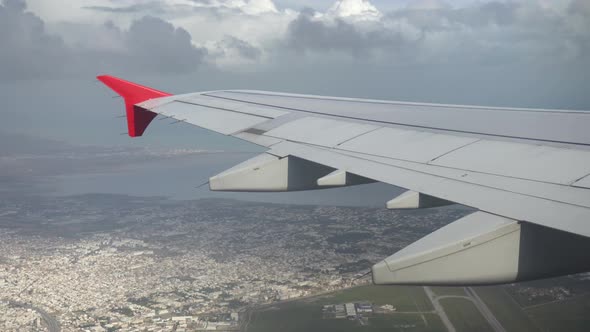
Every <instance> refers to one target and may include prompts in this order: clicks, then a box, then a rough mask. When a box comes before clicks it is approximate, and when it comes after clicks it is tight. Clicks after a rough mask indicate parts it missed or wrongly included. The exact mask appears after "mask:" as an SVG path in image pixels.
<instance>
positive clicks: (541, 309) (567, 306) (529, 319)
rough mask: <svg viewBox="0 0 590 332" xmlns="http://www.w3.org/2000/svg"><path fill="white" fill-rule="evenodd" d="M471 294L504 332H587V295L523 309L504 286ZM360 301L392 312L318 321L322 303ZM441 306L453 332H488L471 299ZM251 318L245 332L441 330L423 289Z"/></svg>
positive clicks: (348, 293)
mask: <svg viewBox="0 0 590 332" xmlns="http://www.w3.org/2000/svg"><path fill="white" fill-rule="evenodd" d="M432 289H433V291H434V292H435V294H437V295H438V296H467V294H466V293H465V292H464V290H463V288H462V287H432ZM474 290H475V292H476V293H477V294H478V295H479V297H480V298H481V300H482V301H483V302H484V303H485V304H486V305H487V306H488V307H489V309H490V310H491V311H492V312H493V313H494V315H495V317H496V318H497V319H498V320H499V321H500V323H501V324H502V326H503V327H504V328H505V329H506V331H508V332H515V331H519V332H520V331H524V332H534V331H568V332H569V331H574V332H576V331H580V332H582V331H584V332H586V331H590V294H587V295H583V296H579V297H575V298H571V299H569V300H564V301H559V302H552V303H547V304H542V305H537V306H532V307H528V308H526V309H524V310H523V309H522V308H521V307H520V305H519V304H518V303H517V302H516V301H515V300H514V299H513V298H512V297H511V296H510V295H509V294H508V293H507V292H506V290H505V288H503V287H497V286H490V287H475V288H474ZM365 301H367V302H371V303H373V304H374V305H375V306H377V307H378V306H380V305H383V304H391V305H393V306H394V307H395V308H396V311H395V312H391V313H377V314H373V315H372V316H370V318H369V324H368V325H365V326H361V325H360V324H359V322H357V321H349V320H346V319H324V318H323V317H322V306H323V305H324V304H341V303H347V302H365ZM440 304H441V305H442V306H443V308H444V310H445V312H446V313H447V315H448V317H449V319H450V320H451V322H452V323H453V325H454V326H455V328H456V329H457V331H458V332H461V331H482V332H486V331H492V328H491V326H490V325H489V323H488V322H487V321H486V320H485V318H484V317H483V316H482V315H481V313H480V312H479V310H478V309H477V308H476V306H475V305H474V304H473V303H472V302H471V301H470V300H468V299H465V298H452V297H451V298H442V299H440ZM250 317H251V319H250V320H249V323H248V324H247V329H246V331H248V332H301V331H309V332H314V331H318V332H332V331H333V332H336V331H338V332H354V331H362V332H373V331H416V332H419V331H426V332H435V331H446V329H445V327H444V325H443V324H442V321H441V320H440V318H439V316H438V314H437V313H435V312H434V309H433V307H432V304H431V303H430V300H429V299H428V297H427V296H426V294H425V292H424V289H423V288H422V287H404V286H362V287H355V288H351V289H347V290H343V291H338V292H334V293H330V294H325V295H321V296H318V297H312V298H306V299H300V300H295V301H291V302H286V303H281V304H277V305H275V306H273V307H268V306H267V307H264V308H261V309H258V310H257V311H254V312H252V314H251V316H250Z"/></svg>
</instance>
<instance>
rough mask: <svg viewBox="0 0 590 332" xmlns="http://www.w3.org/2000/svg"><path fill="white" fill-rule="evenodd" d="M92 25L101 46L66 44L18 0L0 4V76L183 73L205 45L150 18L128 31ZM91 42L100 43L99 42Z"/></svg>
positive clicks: (193, 64) (193, 65)
mask: <svg viewBox="0 0 590 332" xmlns="http://www.w3.org/2000/svg"><path fill="white" fill-rule="evenodd" d="M93 29H96V31H94V33H93V34H92V37H93V38H98V36H102V37H104V38H106V39H107V40H106V41H103V44H105V45H111V44H112V45H119V47H118V48H113V47H104V48H94V49H87V48H82V47H77V46H70V45H66V44H65V43H64V41H63V40H62V39H61V38H60V37H59V36H55V35H52V34H50V33H48V32H47V31H46V29H45V24H44V22H43V20H42V19H40V18H39V17H38V16H36V15H34V14H32V13H29V12H27V11H26V4H25V2H24V1H21V0H5V1H4V2H2V5H0V45H2V50H1V51H0V80H14V79H31V78H47V77H53V78H55V77H57V78H59V77H64V76H80V75H92V74H95V73H98V72H117V73H127V72H137V71H141V72H157V73H186V72H191V71H194V70H196V69H197V68H198V67H199V65H200V64H201V63H202V61H203V58H204V57H205V55H206V50H204V49H201V48H197V47H195V46H193V45H192V43H191V36H190V34H189V33H188V32H187V31H186V30H184V29H182V28H175V27H174V26H173V25H172V24H170V23H168V22H166V21H163V20H161V19H159V18H155V17H143V18H141V19H138V20H136V21H134V22H133V23H132V24H131V26H130V28H129V29H128V30H121V29H119V28H117V27H116V26H114V25H113V24H112V23H106V24H105V25H103V26H101V27H96V28H93ZM95 44H97V45H98V44H99V43H98V41H97V42H96V43H95Z"/></svg>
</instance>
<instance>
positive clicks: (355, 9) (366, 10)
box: [327, 0, 382, 20]
mask: <svg viewBox="0 0 590 332" xmlns="http://www.w3.org/2000/svg"><path fill="white" fill-rule="evenodd" d="M327 15H328V16H329V17H339V18H353V19H357V20H378V19H379V18H381V16H382V15H381V12H380V11H379V10H378V9H377V8H376V7H375V6H373V4H371V3H370V2H369V1H368V0H338V1H336V2H335V3H334V4H333V5H332V7H330V9H328V11H327Z"/></svg>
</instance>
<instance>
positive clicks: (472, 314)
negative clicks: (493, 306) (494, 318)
mask: <svg viewBox="0 0 590 332" xmlns="http://www.w3.org/2000/svg"><path fill="white" fill-rule="evenodd" d="M440 304H441V305H442V306H443V307H444V309H445V312H446V313H447V316H449V319H450V320H451V322H452V323H453V325H454V326H455V328H456V329H457V332H463V331H465V332H473V331H478V332H487V331H493V330H492V327H491V326H490V325H489V324H488V322H487V321H486V320H485V318H484V317H483V316H482V315H481V313H480V312H479V311H478V310H477V308H476V307H475V305H474V304H473V303H471V301H469V300H467V299H462V298H446V299H441V300H440Z"/></svg>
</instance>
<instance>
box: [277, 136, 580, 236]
mask: <svg viewBox="0 0 590 332" xmlns="http://www.w3.org/2000/svg"><path fill="white" fill-rule="evenodd" d="M271 151H272V152H273V154H276V155H281V156H287V155H293V156H296V157H299V158H302V159H306V160H310V161H313V162H316V163H319V164H323V165H327V166H330V167H332V168H335V169H346V170H347V171H349V172H351V173H353V174H356V175H359V176H364V177H367V178H370V179H373V180H376V181H380V182H384V183H389V184H392V185H395V186H399V187H402V188H406V189H409V190H413V191H416V192H421V193H424V194H427V195H430V196H434V197H437V198H440V199H444V200H447V201H451V202H456V203H459V204H463V205H466V206H471V207H474V208H477V209H480V210H482V211H486V212H490V213H493V214H498V215H502V216H506V217H508V218H512V219H515V220H518V221H528V222H531V223H536V224H540V225H544V226H547V227H551V228H555V229H560V230H563V231H566V232H572V233H578V234H581V235H584V236H588V237H590V225H589V223H588V220H590V208H587V207H583V206H578V205H572V204H568V203H563V202H558V201H554V200H549V199H544V198H540V197H535V196H530V195H525V194H522V193H517V192H511V191H508V190H504V189H499V188H493V187H488V186H483V185H478V184H474V183H469V182H465V181H462V180H460V179H453V178H448V177H444V176H440V175H435V174H429V173H425V172H420V171H416V170H413V169H411V168H405V167H400V166H392V165H389V164H386V163H380V162H375V161H371V160H368V159H363V158H360V157H358V156H350V155H344V154H341V153H338V152H336V151H333V150H329V149H324V148H319V147H315V146H309V145H303V144H297V143H293V142H282V143H279V144H276V145H274V146H273V148H272V150H271Z"/></svg>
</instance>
